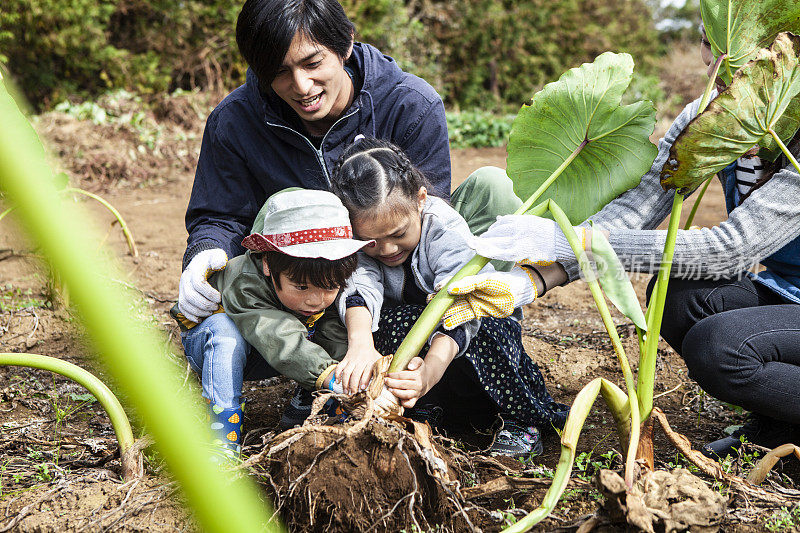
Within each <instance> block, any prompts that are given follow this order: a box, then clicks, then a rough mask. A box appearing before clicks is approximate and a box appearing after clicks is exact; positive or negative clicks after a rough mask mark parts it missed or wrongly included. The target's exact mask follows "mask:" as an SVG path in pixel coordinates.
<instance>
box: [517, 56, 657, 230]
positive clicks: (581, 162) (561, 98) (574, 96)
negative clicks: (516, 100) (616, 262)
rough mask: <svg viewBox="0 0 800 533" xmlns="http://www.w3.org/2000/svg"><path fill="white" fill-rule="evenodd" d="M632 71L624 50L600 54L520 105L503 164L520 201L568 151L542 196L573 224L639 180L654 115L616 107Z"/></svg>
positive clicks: (648, 108)
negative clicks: (553, 203) (553, 179)
mask: <svg viewBox="0 0 800 533" xmlns="http://www.w3.org/2000/svg"><path fill="white" fill-rule="evenodd" d="M632 75H633V59H632V58H631V56H630V55H628V54H614V53H611V52H606V53H604V54H601V55H600V56H598V57H597V59H595V61H594V63H585V64H583V65H581V66H580V67H578V68H573V69H571V70H569V71H567V72H565V73H564V74H563V75H562V76H561V78H559V80H558V81H556V82H553V83H549V84H547V85H545V87H544V88H543V89H542V90H541V91H539V92H538V93H537V94H535V95H534V97H533V100H532V101H531V104H530V105H524V106H522V109H521V110H520V112H519V114H518V115H517V117H516V119H514V124H513V125H512V128H511V134H510V137H509V142H508V161H507V167H508V170H507V171H508V175H509V176H510V177H511V179H512V180H513V182H514V189H515V191H516V192H517V195H518V196H519V197H520V198H523V199H525V198H528V197H529V196H531V194H532V193H533V192H534V191H536V190H537V189H538V188H539V187H540V186H541V185H542V184H543V183H545V182H546V181H547V180H548V178H550V177H551V175H552V174H553V173H554V172H555V171H556V170H557V169H559V168H560V167H562V165H564V164H565V162H567V161H568V160H569V159H570V157H573V156H574V159H573V160H572V161H571V162H570V163H569V164H568V166H567V167H566V168H565V169H564V170H563V173H562V174H560V175H559V176H558V178H557V179H556V181H554V182H553V184H552V185H551V186H550V187H549V189H547V192H546V193H545V194H544V196H543V197H542V200H544V199H547V198H552V199H553V200H555V201H556V202H557V203H558V204H559V205H560V206H561V207H562V208H563V209H564V211H565V212H566V214H567V216H568V217H569V219H570V221H571V222H572V223H573V224H577V223H579V222H582V221H583V220H586V219H587V218H588V217H589V216H590V215H593V214H595V213H596V212H597V211H599V210H600V208H602V207H603V206H604V205H606V204H607V203H608V202H610V201H611V200H613V199H614V198H616V197H617V196H619V195H620V194H622V193H623V192H625V191H627V190H628V189H630V188H631V187H633V186H635V185H636V184H638V183H639V180H640V179H641V177H642V175H643V174H644V173H645V172H647V171H648V170H649V169H650V166H651V165H652V163H653V160H654V159H655V156H656V152H657V150H656V147H655V146H653V144H652V143H651V142H650V140H649V136H650V135H651V134H652V133H653V129H654V127H655V121H656V118H655V108H654V107H653V104H652V103H650V102H637V103H635V104H631V105H626V106H622V107H620V100H621V99H622V95H623V93H624V92H625V90H626V89H627V87H628V85H629V84H630V82H631V77H632ZM576 153H577V155H576Z"/></svg>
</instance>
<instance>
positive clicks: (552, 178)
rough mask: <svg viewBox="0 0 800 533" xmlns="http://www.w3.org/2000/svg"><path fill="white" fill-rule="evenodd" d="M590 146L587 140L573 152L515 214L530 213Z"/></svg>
mask: <svg viewBox="0 0 800 533" xmlns="http://www.w3.org/2000/svg"><path fill="white" fill-rule="evenodd" d="M588 144H589V141H588V140H587V139H584V140H583V142H582V143H581V144H580V145H578V147H577V148H576V149H575V151H574V152H572V153H571V154H570V156H569V157H568V158H567V159H565V160H564V162H563V163H561V166H559V167H558V168H557V169H555V171H553V173H552V174H550V177H549V178H547V179H546V180H545V181H544V183H542V184H541V185H540V186H539V188H538V189H536V192H534V193H533V194H532V195H531V197H530V198H528V200H527V201H526V202H525V203H524V204H522V206H521V207H520V208H519V209H517V211H516V212H515V213H514V214H515V215H521V214H523V213H525V212H526V211H528V210H529V209H530V208H531V206H532V205H533V204H535V203H536V202H537V201H538V200H539V198H541V197H542V195H543V194H544V193H545V191H546V190H547V189H548V188H549V187H550V186H551V185H552V184H553V182H554V181H556V179H558V177H559V176H560V175H561V174H562V172H564V169H566V168H567V167H568V166H569V165H570V163H572V161H574V160H575V158H576V157H578V154H580V153H581V151H583V149H584V148H586V146H587V145H588Z"/></svg>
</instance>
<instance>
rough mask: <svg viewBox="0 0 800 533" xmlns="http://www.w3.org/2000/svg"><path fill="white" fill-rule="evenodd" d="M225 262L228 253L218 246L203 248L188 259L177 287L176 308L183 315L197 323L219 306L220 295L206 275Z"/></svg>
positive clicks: (219, 267)
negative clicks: (208, 248)
mask: <svg viewBox="0 0 800 533" xmlns="http://www.w3.org/2000/svg"><path fill="white" fill-rule="evenodd" d="M227 263H228V255H227V254H226V253H225V252H224V251H223V250H222V249H220V248H212V249H211V250H203V251H202V252H200V253H198V254H197V255H196V256H194V257H193V258H192V260H191V261H189V265H188V266H187V267H186V270H184V271H183V274H181V282H180V285H179V287H178V310H179V311H180V312H181V313H183V316H185V317H186V318H188V319H189V320H191V321H192V322H197V323H198V324H199V323H200V322H202V321H203V319H204V318H205V317H207V316H209V315H210V314H211V313H213V312H214V311H216V310H217V309H218V308H219V303H220V302H221V301H222V295H220V293H219V291H218V290H216V289H215V288H214V287H212V286H211V285H210V284H209V283H208V276H210V275H211V273H212V272H214V271H215V270H222V269H223V268H225V265H226V264H227Z"/></svg>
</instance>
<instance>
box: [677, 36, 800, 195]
mask: <svg viewBox="0 0 800 533" xmlns="http://www.w3.org/2000/svg"><path fill="white" fill-rule="evenodd" d="M799 54H800V37H798V36H796V35H793V34H791V33H782V34H780V35H778V37H777V38H776V39H775V42H774V43H773V44H772V47H771V48H769V49H762V50H761V51H760V52H759V53H758V54H757V55H756V58H755V59H754V60H753V61H751V62H750V63H748V64H747V65H745V66H743V67H742V68H741V69H739V71H738V72H737V73H736V74H735V75H734V77H733V81H732V82H731V84H730V85H729V86H728V87H727V88H726V89H725V90H724V91H723V92H721V93H720V94H719V95H718V96H717V97H716V98H715V99H714V100H713V101H712V102H711V103H710V104H709V106H708V107H707V108H706V110H705V111H704V112H703V113H701V114H699V115H698V116H697V117H695V118H694V119H693V120H692V121H691V122H690V123H689V125H688V126H687V127H686V129H684V130H683V131H682V132H681V133H680V135H678V138H677V139H675V143H674V144H673V145H672V148H671V149H670V155H669V159H667V162H666V163H665V164H664V168H663V169H662V170H661V185H662V186H663V187H664V188H665V189H670V188H673V189H678V190H679V192H681V193H685V192H688V191H690V190H692V189H694V188H696V187H698V186H699V185H700V184H701V183H702V182H703V180H705V179H706V178H707V177H708V176H710V175H712V174H714V173H716V172H719V171H720V170H722V169H723V168H725V167H726V166H728V165H730V164H731V163H733V162H734V161H736V160H737V159H738V158H739V157H741V156H742V155H744V153H745V152H747V151H748V150H750V149H751V148H752V147H753V146H755V145H756V144H758V145H759V146H760V150H759V156H760V157H762V158H764V159H774V158H775V156H776V155H777V153H778V150H779V149H778V147H777V143H776V142H775V140H774V139H773V138H772V136H771V134H770V133H769V130H770V129H772V130H773V131H775V133H776V134H777V135H778V136H779V137H780V138H781V139H782V140H783V141H784V142H785V141H786V140H787V139H791V138H792V136H793V135H794V134H795V133H796V132H797V130H798V128H800V97H798V94H800V66H798V62H797V59H798V55H799Z"/></svg>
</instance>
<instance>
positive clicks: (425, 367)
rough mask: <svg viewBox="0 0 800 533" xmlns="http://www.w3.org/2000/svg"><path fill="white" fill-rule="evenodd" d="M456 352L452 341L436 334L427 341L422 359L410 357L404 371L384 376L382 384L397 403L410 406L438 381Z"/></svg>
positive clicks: (456, 346) (456, 349)
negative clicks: (427, 346)
mask: <svg viewBox="0 0 800 533" xmlns="http://www.w3.org/2000/svg"><path fill="white" fill-rule="evenodd" d="M457 353H458V345H457V344H456V342H455V341H454V340H453V339H451V338H450V337H448V336H447V335H443V334H437V335H436V336H435V337H434V338H433V340H432V341H431V347H430V349H429V350H428V354H427V355H426V356H425V359H422V358H421V357H414V358H413V359H411V361H409V363H408V367H407V368H406V370H399V371H395V372H390V373H388V374H386V378H385V379H384V383H385V384H386V388H387V390H389V392H391V393H392V394H394V395H395V396H396V397H397V398H398V399H399V400H400V405H402V406H403V407H406V408H410V407H414V405H416V403H417V400H419V399H420V398H421V397H423V396H425V394H426V393H427V392H428V391H429V390H431V388H433V386H434V385H436V384H437V383H438V382H439V380H440V379H442V375H444V372H445V370H447V367H448V365H450V363H451V362H452V361H453V359H454V358H455V356H456V354H457Z"/></svg>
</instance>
